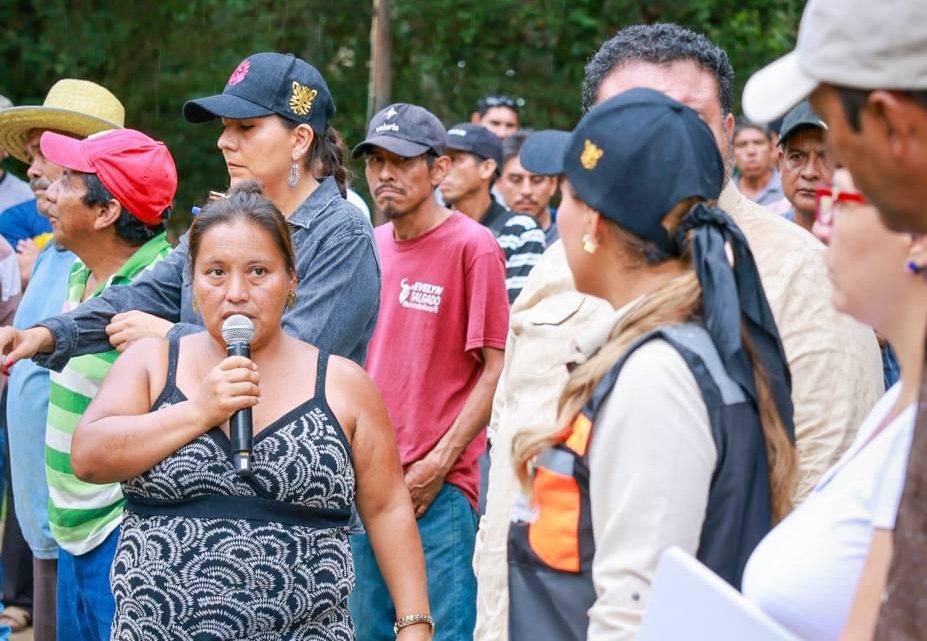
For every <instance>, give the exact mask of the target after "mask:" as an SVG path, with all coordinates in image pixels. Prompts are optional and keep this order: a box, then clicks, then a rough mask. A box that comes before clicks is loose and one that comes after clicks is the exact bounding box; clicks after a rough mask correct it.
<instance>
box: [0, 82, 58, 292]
mask: <svg viewBox="0 0 927 641" xmlns="http://www.w3.org/2000/svg"><path fill="white" fill-rule="evenodd" d="M12 106H13V103H12V102H11V101H10V99H9V98H7V97H6V96H0V111H2V110H5V109H9V108H10V107H12ZM9 156H10V154H9V153H7V152H6V150H4V149H0V163H2V162H3V161H4V160H6V159H7V158H9ZM50 231H51V226H49V224H48V220H47V219H46V218H45V217H44V216H41V215H39V212H38V210H37V209H36V208H35V195H34V194H33V193H32V189H31V188H30V187H29V183H27V182H26V181H24V180H21V179H20V178H19V177H17V176H14V175H13V174H11V173H10V172H8V171H4V170H3V167H2V166H0V236H2V237H3V238H4V239H5V240H6V241H7V243H9V245H10V246H11V247H14V248H16V249H17V250H18V253H16V260H18V262H19V270H18V271H19V272H21V274H22V287H23V288H25V286H26V283H27V282H28V281H29V274H30V273H31V271H32V263H34V262H35V255H36V253H37V247H36V245H35V243H34V242H32V241H33V239H34V238H45V237H44V236H42V235H43V234H47V233H49V232H50Z"/></svg>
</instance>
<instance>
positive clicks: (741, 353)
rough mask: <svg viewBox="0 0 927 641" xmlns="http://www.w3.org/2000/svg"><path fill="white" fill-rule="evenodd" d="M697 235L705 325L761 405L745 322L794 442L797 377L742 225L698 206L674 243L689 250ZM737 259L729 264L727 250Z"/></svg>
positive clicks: (715, 209)
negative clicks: (744, 335) (745, 337)
mask: <svg viewBox="0 0 927 641" xmlns="http://www.w3.org/2000/svg"><path fill="white" fill-rule="evenodd" d="M689 231H693V234H692V266H693V269H694V270H695V274H696V276H697V278H698V281H699V284H700V285H701V287H702V302H703V308H704V317H705V327H706V329H707V330H708V333H709V334H711V337H712V339H713V340H714V343H715V346H716V347H717V349H718V352H719V353H720V355H721V360H722V361H723V362H724V365H725V368H726V369H727V371H728V374H730V376H731V377H732V378H733V379H734V380H735V381H737V383H738V384H740V386H741V387H742V388H743V389H744V390H745V391H746V392H747V394H748V395H749V396H750V397H751V398H752V399H753V400H754V402H756V403H757V405H759V395H758V393H757V389H756V381H755V378H754V376H753V368H752V367H751V365H750V358H749V356H748V354H747V350H746V347H745V345H744V343H743V339H742V337H741V320H743V321H744V323H745V325H746V328H747V334H748V335H749V337H750V342H751V344H752V346H753V351H754V354H755V356H756V357H757V358H758V359H759V362H760V363H761V364H762V366H763V368H764V370H765V372H766V376H767V378H768V380H769V385H770V389H771V391H772V396H773V399H774V401H775V403H776V407H777V408H778V410H779V415H780V417H781V418H782V423H783V425H784V426H785V429H786V432H787V433H788V435H789V438H790V439H791V440H792V442H793V443H794V441H795V425H794V422H793V416H792V414H793V410H792V393H791V388H792V377H791V373H790V372H789V366H788V362H787V361H786V359H785V350H783V348H782V340H781V339H780V337H779V330H778V328H777V327H776V322H775V319H774V318H773V315H772V311H771V310H770V309H769V301H768V300H767V299H766V292H765V291H764V290H763V284H762V283H761V282H760V276H759V272H758V271H757V269H756V263H755V261H754V260H753V253H752V252H751V251H750V246H749V245H748V244H747V240H746V238H745V237H744V235H743V232H742V231H741V230H740V228H739V227H738V226H737V224H736V223H735V222H734V221H733V220H732V219H731V217H730V216H728V215H727V214H726V213H725V212H724V211H722V210H721V209H719V208H718V207H714V206H711V205H707V204H705V203H696V204H695V205H694V206H693V207H692V208H691V209H690V210H689V212H688V213H687V214H686V215H685V217H684V218H683V219H682V222H681V224H680V226H679V230H678V232H677V233H676V238H675V241H676V243H677V245H678V246H679V248H680V249H682V248H684V247H685V246H686V235H687V234H688V233H689ZM728 245H729V246H730V247H731V250H732V252H733V255H734V265H733V267H732V266H731V263H730V261H729V260H728V255H727V252H726V251H725V247H726V246H728Z"/></svg>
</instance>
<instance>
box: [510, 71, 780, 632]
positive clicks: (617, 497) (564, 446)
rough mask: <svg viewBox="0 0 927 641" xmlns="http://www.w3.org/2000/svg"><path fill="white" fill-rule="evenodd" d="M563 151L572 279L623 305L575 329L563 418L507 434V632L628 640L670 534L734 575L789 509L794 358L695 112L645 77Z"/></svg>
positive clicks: (591, 116)
mask: <svg viewBox="0 0 927 641" xmlns="http://www.w3.org/2000/svg"><path fill="white" fill-rule="evenodd" d="M553 147H556V148H552V149H550V153H551V155H552V156H554V157H557V158H560V159H562V166H561V167H558V168H557V169H558V171H557V172H556V173H558V174H563V175H564V176H565V178H566V181H565V185H564V189H563V190H562V191H563V201H562V203H561V208H560V212H559V213H560V215H559V219H558V222H559V224H560V234H561V238H562V240H563V246H564V250H565V253H566V258H567V261H568V263H569V267H570V270H571V271H572V273H573V277H574V280H575V283H576V288H577V289H578V290H579V291H580V292H583V293H586V294H591V295H594V296H597V297H600V298H604V299H605V300H607V301H609V302H610V303H611V304H612V306H613V307H614V309H615V311H614V313H613V314H612V315H609V316H606V317H605V318H602V319H600V321H599V323H598V324H597V325H593V326H592V327H590V328H589V329H588V331H587V332H586V333H584V334H582V335H580V336H578V337H577V339H576V352H575V356H574V362H575V367H574V368H573V369H572V370H571V375H570V378H569V381H568V383H567V386H566V388H565V390H564V392H563V395H562V396H561V399H560V416H559V421H558V424H557V425H552V426H551V430H550V431H549V432H548V433H546V434H535V433H530V434H529V433H524V434H521V435H518V436H516V439H515V441H514V444H513V448H514V461H515V464H516V466H517V468H518V471H519V474H520V477H521V478H522V481H523V482H524V483H525V486H526V488H528V489H529V490H530V493H531V497H530V501H531V503H530V504H529V503H528V502H527V501H526V503H525V506H524V509H520V510H519V509H516V510H515V512H514V518H513V523H512V526H511V529H510V533H509V595H510V610H509V613H510V616H509V623H510V630H509V636H510V638H511V639H512V640H513V641H521V640H522V639H530V638H557V639H564V640H570V639H577V640H578V639H587V638H588V639H590V640H591V639H595V640H598V639H610V638H617V637H624V636H627V637H628V638H630V637H632V636H635V635H636V631H637V627H638V625H639V622H640V618H641V616H642V615H643V612H644V609H645V607H646V603H647V592H648V590H649V587H650V585H649V581H650V579H651V577H653V575H654V571H655V569H656V564H657V561H658V559H659V557H660V554H661V553H662V552H663V551H664V550H665V549H666V548H668V547H670V546H674V545H675V546H679V547H681V548H683V549H684V550H686V551H688V552H689V553H691V554H693V555H695V556H697V557H698V558H699V559H700V560H701V561H702V562H703V563H705V564H706V565H708V566H709V567H710V568H711V569H712V570H714V571H715V572H716V573H717V574H719V575H720V576H721V577H722V578H724V579H725V580H727V581H728V582H729V583H731V584H733V585H735V586H739V584H740V581H741V577H742V574H743V569H744V565H745V564H746V561H747V559H748V557H749V555H750V553H751V552H752V550H753V549H754V547H755V546H756V544H757V543H758V542H759V541H760V539H762V537H763V536H764V535H765V534H766V533H767V532H768V531H769V529H770V528H771V527H772V525H773V524H774V523H775V522H776V521H778V520H779V519H781V518H783V517H784V516H785V515H786V513H787V512H788V511H789V509H790V507H791V505H790V496H791V492H792V489H793V485H794V481H795V472H796V454H795V448H794V444H793V442H794V429H793V426H792V405H791V397H790V380H789V373H788V366H787V364H786V360H785V355H784V353H783V350H782V345H781V341H780V339H779V334H778V331H777V329H776V325H775V322H774V321H773V317H772V314H771V312H770V309H769V305H768V303H767V300H766V296H765V293H764V292H763V288H762V285H761V284H760V280H759V276H758V274H757V270H756V265H755V264H754V261H753V256H752V254H751V253H750V249H749V247H748V246H747V242H746V240H745V239H744V237H743V234H742V233H741V231H740V230H739V229H738V228H737V226H736V225H735V224H734V223H733V221H732V220H731V219H730V218H729V217H728V216H727V214H725V213H724V212H723V211H721V210H720V209H718V208H717V207H716V206H715V205H714V202H715V201H716V199H717V198H718V195H719V194H720V193H721V188H722V186H723V183H724V165H723V162H722V159H721V156H720V154H719V152H718V148H717V145H716V143H715V140H714V138H713V136H712V133H711V131H710V130H709V128H708V127H707V126H706V125H705V124H704V123H703V122H702V121H701V119H700V118H699V116H698V114H696V113H695V112H694V111H692V110H691V109H689V108H688V107H685V106H684V105H682V104H680V103H678V102H676V101H674V100H672V99H671V98H668V97H667V96H665V95H663V94H661V93H658V92H655V91H651V90H649V89H634V90H631V91H628V92H626V93H623V94H620V95H618V96H616V97H614V98H612V99H611V100H608V101H606V102H603V103H602V104H600V105H599V106H597V107H595V108H594V109H592V110H591V111H590V112H589V113H588V114H586V116H585V117H584V118H583V119H582V120H581V121H580V123H579V125H578V126H577V127H576V130H575V131H574V132H573V133H572V134H571V135H570V136H569V137H566V138H564V139H563V140H561V141H559V145H558V144H553ZM593 576H595V581H594V582H593ZM551 604H556V605H555V607H551Z"/></svg>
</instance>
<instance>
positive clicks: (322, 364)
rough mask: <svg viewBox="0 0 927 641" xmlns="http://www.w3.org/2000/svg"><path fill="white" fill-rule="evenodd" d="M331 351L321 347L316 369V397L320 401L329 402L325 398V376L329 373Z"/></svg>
mask: <svg viewBox="0 0 927 641" xmlns="http://www.w3.org/2000/svg"><path fill="white" fill-rule="evenodd" d="M328 358H329V353H328V352H326V351H325V350H323V349H321V348H320V349H319V355H318V360H317V363H316V371H315V397H316V399H318V401H319V403H323V404H324V403H327V401H326V400H325V377H326V375H327V374H328Z"/></svg>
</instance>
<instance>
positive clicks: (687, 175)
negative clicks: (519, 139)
mask: <svg viewBox="0 0 927 641" xmlns="http://www.w3.org/2000/svg"><path fill="white" fill-rule="evenodd" d="M547 142H548V145H549V146H548V153H549V154H550V156H552V157H558V158H562V159H563V161H562V165H561V166H560V167H554V168H552V169H551V170H550V171H551V172H552V173H555V174H563V175H564V176H565V177H566V178H567V179H568V180H569V181H570V184H571V185H572V186H573V189H575V190H576V193H577V195H578V196H579V197H580V198H581V199H582V200H583V202H585V203H586V204H587V205H589V206H590V207H592V208H593V209H595V210H596V211H598V212H599V213H600V214H602V215H603V216H605V217H607V218H610V219H612V220H614V221H615V222H617V223H618V224H620V225H621V226H622V227H624V228H626V229H628V230H630V231H631V232H633V233H634V234H636V235H638V236H640V237H641V238H645V239H647V240H650V241H652V242H655V243H657V244H658V245H659V246H660V247H663V248H665V247H669V246H671V245H672V243H671V241H670V239H669V238H668V236H667V233H666V230H665V229H664V228H663V226H662V225H661V224H660V223H661V222H662V221H663V219H664V218H665V217H666V214H668V213H669V212H670V210H671V209H672V208H673V207H674V206H676V205H677V204H678V203H680V202H682V201H683V200H685V199H687V198H691V197H699V198H702V199H705V200H716V199H717V198H718V196H719V195H720V194H721V188H722V187H723V186H724V162H723V161H722V160H721V154H720V152H719V151H718V144H717V143H716V142H715V138H714V135H713V134H712V133H711V130H710V129H709V128H708V125H706V124H705V123H704V122H702V119H701V118H699V116H698V114H697V113H695V112H694V111H692V110H691V109H690V108H689V107H686V106H685V105H683V104H681V103H679V102H676V101H675V100H673V99H672V98H670V97H668V96H666V95H665V94H662V93H660V92H658V91H653V90H652V89H631V90H630V91H625V92H624V93H621V94H618V95H617V96H615V97H613V98H610V99H609V100H606V101H605V102H603V103H601V104H599V105H596V106H595V107H594V108H593V109H591V110H590V111H589V113H587V114H586V115H585V116H583V118H582V120H580V121H579V124H577V125H576V129H574V130H573V132H572V133H571V134H570V135H569V136H568V137H563V136H558V137H552V138H550V139H549V140H548V141H547ZM558 170H559V171H558Z"/></svg>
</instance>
